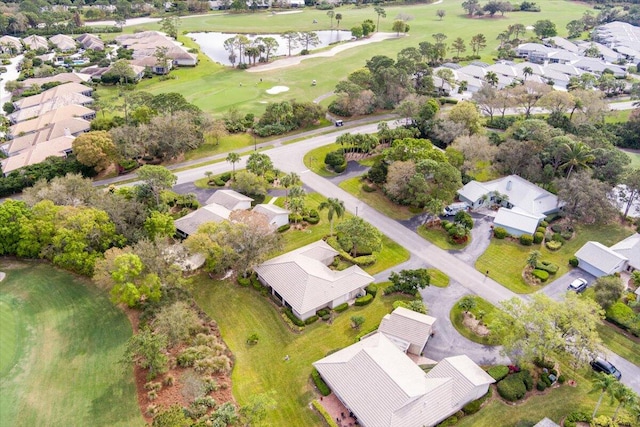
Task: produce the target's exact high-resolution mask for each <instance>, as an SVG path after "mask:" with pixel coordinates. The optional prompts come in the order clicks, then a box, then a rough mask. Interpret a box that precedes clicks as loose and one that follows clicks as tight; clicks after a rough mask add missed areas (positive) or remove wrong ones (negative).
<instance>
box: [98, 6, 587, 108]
mask: <svg viewBox="0 0 640 427" xmlns="http://www.w3.org/2000/svg"><path fill="white" fill-rule="evenodd" d="M536 3H537V4H538V5H540V7H541V8H542V12H540V13H526V12H512V13H508V14H507V15H506V16H505V17H498V16H496V17H494V18H483V19H477V18H475V19H469V18H467V16H466V15H465V14H464V11H463V9H462V7H461V6H460V4H461V2H444V3H441V4H431V5H425V4H421V5H397V6H396V5H393V6H386V5H385V11H386V15H387V17H386V18H381V20H380V31H384V32H391V26H392V24H393V21H394V20H395V18H396V17H397V16H398V15H399V14H405V15H410V16H412V17H413V19H412V20H411V21H410V25H411V30H410V32H409V33H408V35H406V36H401V37H398V38H393V39H390V40H386V41H382V42H378V43H372V44H369V45H367V46H363V47H360V48H356V49H349V50H346V51H344V52H342V53H340V54H338V55H336V56H334V57H331V58H312V59H307V60H304V61H303V62H302V63H301V64H300V65H297V66H293V67H289V68H283V69H278V70H272V71H265V72H260V73H248V72H245V71H240V70H234V69H230V68H226V67H222V66H221V65H218V64H214V63H213V62H211V61H210V60H208V59H207V58H205V57H204V55H203V54H201V55H200V57H201V60H200V65H198V67H196V68H195V69H191V68H183V69H179V70H176V71H173V72H172V75H175V77H176V78H175V80H166V81H159V79H157V78H154V79H152V80H149V81H144V82H142V83H140V85H139V87H140V89H141V90H146V91H149V92H151V93H160V92H167V91H171V92H179V93H182V94H183V95H184V96H185V97H186V98H187V100H189V101H190V102H193V103H195V104H196V105H198V106H199V107H200V108H202V109H203V110H205V111H208V112H211V113H214V114H217V115H219V114H221V113H223V112H225V111H227V110H228V109H229V108H231V107H237V108H238V109H239V110H240V111H242V112H253V113H257V114H261V113H262V112H263V111H264V104H263V103H264V102H269V101H281V100H287V99H294V98H295V99H297V100H299V101H311V100H313V99H315V98H317V97H318V96H320V95H322V94H325V93H328V92H330V91H332V90H333V89H334V87H335V84H336V83H337V82H338V81H339V80H341V79H343V78H345V77H346V76H347V75H348V74H349V73H351V72H352V71H354V70H356V69H358V68H361V67H363V66H364V65H365V63H366V61H367V60H368V59H370V58H371V57H372V56H374V55H387V56H390V57H392V58H394V59H395V57H396V54H397V53H398V52H399V51H400V50H402V49H403V48H405V47H417V46H418V44H419V43H420V42H422V41H431V42H432V41H433V38H432V37H431V35H432V34H435V33H444V34H446V35H447V36H448V40H447V41H448V42H451V41H452V40H454V39H455V38H456V37H462V38H463V39H464V40H465V41H466V42H467V44H468V42H469V40H470V39H471V37H472V36H473V35H475V34H478V33H482V34H484V35H485V36H486V38H487V40H488V41H489V43H488V46H487V47H486V48H485V49H484V50H483V51H481V55H482V60H484V61H490V60H491V59H492V55H493V53H494V52H495V48H496V47H497V46H498V42H497V41H496V36H497V35H498V34H499V33H500V32H501V31H503V30H505V29H506V28H507V26H508V25H511V24H516V23H519V24H524V25H525V26H527V25H533V24H534V23H535V22H536V21H538V20H541V19H551V20H553V21H554V22H555V23H556V26H557V28H558V33H559V35H561V36H563V35H566V29H565V25H566V24H567V22H569V21H570V20H572V19H577V18H579V17H580V16H581V15H582V13H583V12H584V11H585V10H588V9H589V7H588V6H586V5H583V4H581V3H578V2H569V1H564V0H540V1H537V2H536ZM438 9H443V10H445V12H446V16H445V18H444V19H443V20H441V21H440V20H439V18H438V17H437V16H436V10H438ZM336 12H340V13H341V14H342V16H343V20H342V21H341V22H340V28H351V27H353V26H355V25H359V24H360V23H361V22H362V21H363V20H365V19H373V20H374V21H377V15H376V13H375V12H374V10H373V7H362V8H355V7H351V6H345V7H340V8H339V9H337V10H336ZM314 19H315V20H317V22H318V23H317V24H314V23H313V21H314ZM335 24H336V23H335V21H334V26H335ZM329 27H330V20H329V18H328V17H327V15H326V11H320V10H315V9H304V10H303V11H302V13H297V14H281V15H277V14H276V15H271V14H270V13H268V12H257V13H248V14H240V15H233V14H228V15H207V16H204V17H193V18H186V19H182V20H181V22H180V27H179V32H180V33H184V32H190V31H192V32H193V31H224V32H232V33H234V32H238V31H240V32H244V33H273V32H284V31H287V30H295V31H314V30H326V29H329ZM144 29H159V25H158V24H145V25H139V26H134V27H128V28H126V29H125V30H126V31H127V32H133V31H139V30H144ZM526 36H533V33H532V32H528V33H527V35H526ZM110 37H113V35H111V36H110ZM180 41H181V42H183V43H185V45H187V46H189V47H194V43H193V41H192V40H190V39H189V38H188V37H186V36H180ZM467 53H469V51H467ZM261 78H262V82H260V79H261ZM312 80H316V81H317V85H316V86H311V81H312ZM241 84H242V86H241ZM276 85H285V86H288V87H289V88H290V91H289V92H285V93H281V94H279V95H268V94H266V93H265V90H266V89H269V88H270V87H272V86H276ZM104 91H105V90H104V89H100V90H99V92H101V93H102V92H104Z"/></svg>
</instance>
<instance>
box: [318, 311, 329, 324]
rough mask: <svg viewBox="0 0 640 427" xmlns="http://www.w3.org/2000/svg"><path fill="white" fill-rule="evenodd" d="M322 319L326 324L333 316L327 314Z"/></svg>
mask: <svg viewBox="0 0 640 427" xmlns="http://www.w3.org/2000/svg"><path fill="white" fill-rule="evenodd" d="M320 318H321V319H322V320H324V321H325V322H326V321H327V320H329V319H331V314H329V313H327V314H325V315H324V316H321V317H320Z"/></svg>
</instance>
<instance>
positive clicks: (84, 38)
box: [76, 33, 104, 50]
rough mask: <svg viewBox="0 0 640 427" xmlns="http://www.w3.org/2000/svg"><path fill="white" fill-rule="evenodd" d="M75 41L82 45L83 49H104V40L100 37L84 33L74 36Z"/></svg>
mask: <svg viewBox="0 0 640 427" xmlns="http://www.w3.org/2000/svg"><path fill="white" fill-rule="evenodd" d="M76 41H77V42H78V43H80V44H81V45H82V47H84V48H85V49H87V50H88V49H92V50H104V42H103V41H102V40H101V39H100V37H98V36H96V35H94V34H89V33H84V34H81V35H79V36H78V37H76Z"/></svg>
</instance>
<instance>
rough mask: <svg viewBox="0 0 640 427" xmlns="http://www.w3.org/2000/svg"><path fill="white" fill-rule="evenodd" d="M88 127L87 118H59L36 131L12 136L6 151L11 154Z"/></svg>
mask: <svg viewBox="0 0 640 427" xmlns="http://www.w3.org/2000/svg"><path fill="white" fill-rule="evenodd" d="M90 128H91V124H90V123H89V122H88V121H87V120H83V119H77V118H71V119H64V120H60V121H58V122H55V123H52V124H51V125H49V126H47V127H45V128H43V129H40V130H39V131H37V132H33V133H30V134H28V135H24V136H20V137H18V138H14V139H13V140H11V143H10V144H9V149H8V150H7V151H8V153H9V155H13V154H14V153H19V152H21V151H23V150H25V149H29V147H32V146H34V145H36V144H41V143H44V142H46V141H51V140H53V139H56V138H59V137H61V136H65V135H75V134H79V133H83V132H86V131H88V130H89V129H90Z"/></svg>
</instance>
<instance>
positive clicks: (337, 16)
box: [336, 13, 342, 28]
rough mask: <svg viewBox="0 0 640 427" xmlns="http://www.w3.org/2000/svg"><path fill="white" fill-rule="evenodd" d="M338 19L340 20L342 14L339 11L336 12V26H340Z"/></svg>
mask: <svg viewBox="0 0 640 427" xmlns="http://www.w3.org/2000/svg"><path fill="white" fill-rule="evenodd" d="M340 21H342V14H341V13H336V22H337V24H336V27H337V28H340Z"/></svg>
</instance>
